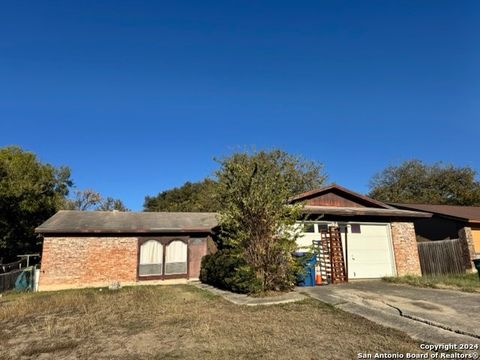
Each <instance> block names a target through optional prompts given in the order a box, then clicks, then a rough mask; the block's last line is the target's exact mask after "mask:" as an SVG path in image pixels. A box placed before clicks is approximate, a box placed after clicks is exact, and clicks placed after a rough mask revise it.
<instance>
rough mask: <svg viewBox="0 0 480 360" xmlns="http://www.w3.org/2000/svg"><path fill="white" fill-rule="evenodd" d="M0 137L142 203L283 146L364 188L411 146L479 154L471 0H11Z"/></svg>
mask: <svg viewBox="0 0 480 360" xmlns="http://www.w3.org/2000/svg"><path fill="white" fill-rule="evenodd" d="M0 34H1V36H0V146H3V145H9V144H17V145H20V146H22V147H23V148H25V149H28V150H31V151H34V152H35V153H37V154H38V155H39V157H40V159H41V160H43V161H45V162H50V163H52V164H54V165H61V164H65V165H68V166H70V167H71V169H72V172H73V173H72V175H73V179H74V181H75V184H76V186H78V187H79V188H86V187H91V188H94V189H96V190H98V191H100V192H101V193H102V194H104V195H109V196H113V197H118V198H121V199H122V200H124V201H125V203H126V204H127V206H129V207H130V208H132V209H135V210H138V209H141V207H142V204H143V199H144V196H145V195H147V194H156V193H157V192H159V191H161V190H165V189H168V188H171V187H174V186H179V185H181V184H182V183H184V182H185V181H187V180H191V181H196V180H200V179H202V178H203V177H205V176H206V175H209V174H210V173H211V172H212V170H213V169H215V167H216V164H215V162H214V161H213V160H212V159H213V157H214V156H221V155H226V154H229V153H231V152H232V151H233V150H235V149H238V148H239V147H244V146H247V147H248V146H255V147H257V148H271V147H280V148H282V149H284V150H286V151H289V152H292V153H296V154H301V155H303V156H305V157H307V158H309V159H314V160H318V161H321V162H323V163H324V164H325V166H326V171H327V172H328V174H329V179H330V181H335V182H337V183H339V184H342V185H344V186H346V187H349V188H351V189H353V190H356V191H360V192H366V191H367V190H368V186H367V185H368V181H369V179H370V177H371V176H372V175H373V174H374V173H376V172H377V171H379V170H381V169H383V168H384V167H385V166H387V165H389V164H398V163H399V162H400V161H402V160H404V159H409V158H413V157H415V158H419V159H422V160H425V161H427V162H433V161H438V160H442V161H446V162H453V163H455V164H458V165H469V166H472V167H474V168H475V169H477V170H480V159H479V154H480V151H479V145H478V144H479V143H478V140H479V139H480V119H479V114H480V101H479V100H480V66H479V64H480V38H479V37H480V36H479V35H480V2H478V1H441V0H440V1H439V0H435V1H384V0H381V1H367V0H365V1H341V0H335V1H332V0H328V1H327V0H325V1H290V2H285V1H278V0H277V1H271V2H269V1H257V2H254V1H244V2H239V1H217V2H212V1H188V2H187V1H170V2H166V1H149V2H145V1H138V0H137V1H128V2H127V1H118V0H115V1H113V0H112V1H55V2H53V1H29V2H27V1H11V2H3V3H2V5H1V8H0Z"/></svg>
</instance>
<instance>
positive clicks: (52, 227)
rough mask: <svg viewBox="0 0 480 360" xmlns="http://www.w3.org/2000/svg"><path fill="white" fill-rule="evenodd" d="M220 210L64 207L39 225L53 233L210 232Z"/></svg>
mask: <svg viewBox="0 0 480 360" xmlns="http://www.w3.org/2000/svg"><path fill="white" fill-rule="evenodd" d="M217 225H218V223H217V219H216V213H195V212H117V211H74V210H61V211H59V212H57V213H56V214H55V215H53V216H52V217H51V218H50V219H48V220H47V221H45V222H44V223H43V224H42V225H40V226H39V227H37V228H36V229H35V232H37V233H40V234H49V233H50V234H51V233H163V232H190V233H192V232H210V231H211V230H212V229H213V228H214V227H216V226H217Z"/></svg>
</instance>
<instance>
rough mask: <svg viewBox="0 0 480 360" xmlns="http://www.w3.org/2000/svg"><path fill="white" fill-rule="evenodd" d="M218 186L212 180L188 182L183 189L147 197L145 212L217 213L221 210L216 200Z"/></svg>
mask: <svg viewBox="0 0 480 360" xmlns="http://www.w3.org/2000/svg"><path fill="white" fill-rule="evenodd" d="M217 187H218V184H217V182H216V181H214V180H211V179H208V178H207V179H205V180H203V181H200V182H195V183H192V182H186V183H185V184H183V185H182V186H181V187H178V188H173V189H171V190H166V191H163V192H161V193H159V194H158V195H156V196H152V197H150V196H146V197H145V202H144V205H143V208H144V211H200V212H215V211H218V210H219V208H220V204H219V203H218V201H217V198H216V195H215V194H216V191H217Z"/></svg>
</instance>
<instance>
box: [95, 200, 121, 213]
mask: <svg viewBox="0 0 480 360" xmlns="http://www.w3.org/2000/svg"><path fill="white" fill-rule="evenodd" d="M95 210H97V211H114V210H115V211H130V209H128V208H127V207H126V206H125V205H124V204H123V202H122V200H120V199H114V198H112V197H107V198H105V199H103V200H102V201H101V203H100V205H99V206H97V208H96V209H95Z"/></svg>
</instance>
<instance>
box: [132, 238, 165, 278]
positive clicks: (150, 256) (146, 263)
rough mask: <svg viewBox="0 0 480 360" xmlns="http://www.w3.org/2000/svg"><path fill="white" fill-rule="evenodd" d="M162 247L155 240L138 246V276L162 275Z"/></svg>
mask: <svg viewBox="0 0 480 360" xmlns="http://www.w3.org/2000/svg"><path fill="white" fill-rule="evenodd" d="M162 262H163V245H162V244H161V243H160V242H159V241H157V240H148V241H146V242H144V243H143V244H142V245H141V246H140V266H139V269H138V274H139V275H140V276H152V275H162V274H163V264H162Z"/></svg>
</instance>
